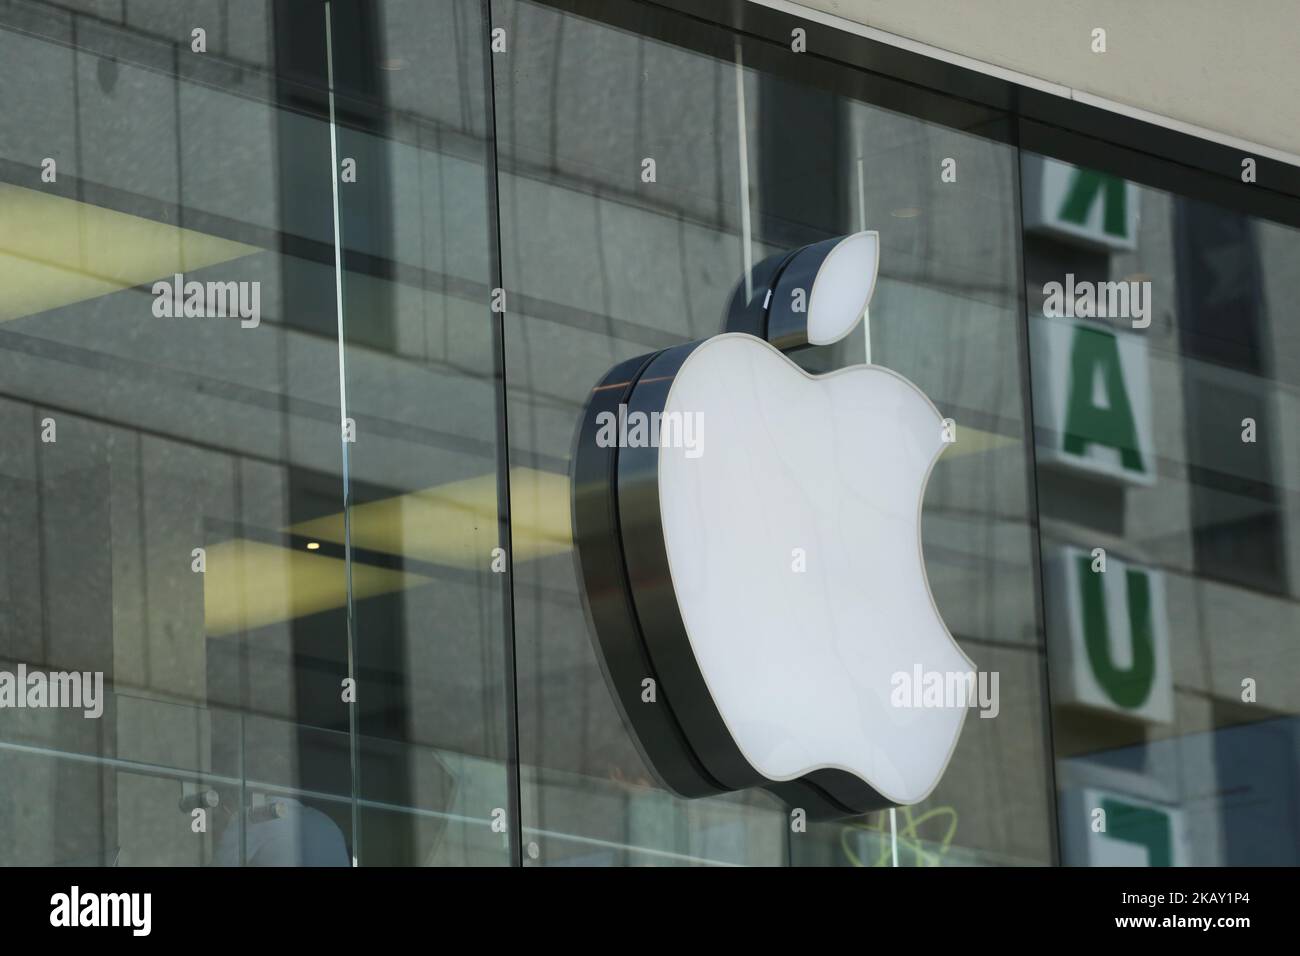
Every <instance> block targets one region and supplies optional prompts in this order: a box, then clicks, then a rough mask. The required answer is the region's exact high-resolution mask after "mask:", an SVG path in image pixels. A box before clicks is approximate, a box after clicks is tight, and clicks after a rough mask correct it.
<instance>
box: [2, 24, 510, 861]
mask: <svg viewBox="0 0 1300 956" xmlns="http://www.w3.org/2000/svg"><path fill="white" fill-rule="evenodd" d="M327 7H328V8H330V10H331V16H332V17H333V18H334V32H335V35H336V36H337V37H338V38H339V42H338V43H337V44H336V45H335V46H334V47H333V48H331V46H330V44H329V43H328V42H327V41H328V33H327V24H326V9H327ZM96 12H97V13H99V14H103V15H102V16H94V15H83V14H81V13H78V12H74V11H69V10H68V9H66V7H64V6H58V5H54V4H45V3H24V4H8V5H5V7H4V9H3V11H0V86H2V87H3V88H4V89H5V90H6V97H5V102H4V104H3V106H0V367H2V369H3V371H2V373H0V374H2V376H3V380H4V383H5V385H4V389H3V395H2V396H0V418H2V419H3V423H4V425H3V437H2V438H0V480H2V481H3V483H4V485H3V490H4V494H3V495H0V535H2V536H3V537H2V538H0V541H2V542H3V547H0V695H4V694H6V693H8V694H10V695H13V694H14V691H15V686H16V684H15V680H16V679H17V680H20V681H21V682H22V687H23V690H24V694H23V695H22V700H23V704H21V705H19V704H17V703H16V701H11V700H6V701H5V703H6V707H5V709H4V711H3V719H2V721H0V779H3V780H4V781H5V785H4V787H2V788H0V864H61V863H74V862H75V863H95V864H104V865H115V864H116V865H157V864H174V865H238V864H248V865H339V866H346V865H350V864H352V863H353V862H354V860H356V861H357V862H360V863H362V864H392V863H405V864H460V863H504V862H508V860H509V833H507V832H501V826H502V825H504V824H506V823H509V822H510V821H509V819H508V818H507V817H506V816H505V814H504V811H503V812H502V813H497V812H496V811H497V810H499V809H502V808H507V807H508V806H509V803H508V800H507V794H508V792H509V788H508V785H507V780H508V778H507V757H508V749H509V748H508V742H509V735H508V719H509V711H508V709H507V708H506V706H505V700H506V697H507V695H506V694H505V687H506V686H507V673H506V667H505V661H506V658H507V654H506V649H507V645H506V643H505V635H504V620H505V618H504V614H503V610H502V596H503V589H504V581H505V575H503V574H496V573H493V570H494V569H493V568H492V567H491V562H492V558H493V548H495V547H497V544H498V520H497V505H496V502H497V496H496V482H497V473H498V470H497V450H496V449H497V440H496V429H497V417H498V416H497V410H496V399H497V390H496V386H495V382H496V380H497V372H496V366H495V363H494V356H495V355H496V354H497V349H496V348H495V346H494V345H493V335H492V333H493V329H492V324H491V314H490V312H489V311H488V298H489V296H488V293H489V290H490V287H491V285H492V282H491V281H490V274H491V270H490V268H489V266H490V263H491V262H492V261H493V257H492V255H491V249H490V243H489V238H488V237H489V232H488V222H489V217H488V215H487V208H488V200H487V196H488V193H487V189H486V184H487V182H488V174H487V171H486V155H487V152H486V148H485V143H486V141H487V140H486V132H485V130H486V128H487V126H486V121H485V109H486V107H485V102H486V98H485V95H484V89H485V83H484V77H485V73H484V64H483V62H482V57H483V56H484V55H485V52H484V42H483V37H484V34H483V30H482V14H481V9H480V6H479V5H478V4H476V3H469V2H455V3H453V2H447V3H441V4H436V5H430V4H415V3H400V2H391V3H385V4H383V5H382V7H381V6H378V5H371V4H355V3H347V2H344V3H339V2H335V3H332V4H329V5H320V4H294V3H276V4H264V3H261V2H253V0H231V2H229V3H227V4H223V5H222V6H221V8H220V10H217V8H215V7H213V8H203V9H200V10H186V9H182V8H181V7H179V6H176V5H172V4H161V3H140V2H137V3H130V4H126V5H125V7H123V6H122V5H118V9H117V10H116V11H108V12H107V13H106V12H105V11H103V10H99V11H96ZM448 51H451V52H452V53H453V54H454V56H451V57H448V56H447V54H448ZM331 54H333V55H334V56H333V57H331ZM332 59H333V60H336V61H337V62H336V63H332V62H331V60H332ZM332 66H337V70H338V72H337V76H336V83H335V86H336V87H337V93H338V96H337V103H335V104H332V103H331V98H330V75H331V68H332ZM332 106H335V107H336V109H335V113H336V118H337V123H336V126H337V129H336V131H335V132H336V136H334V137H333V139H332V137H331V119H330V118H331V107H332ZM336 158H337V159H339V160H342V159H349V160H355V164H354V165H353V166H352V168H351V169H348V170H345V169H343V166H342V163H341V162H340V175H339V182H338V186H339V190H340V192H339V204H338V211H337V213H336V205H335V197H334V186H335V182H334V180H333V177H332V176H331V166H332V164H333V163H334V162H335V159H336ZM353 174H355V175H353ZM336 222H337V223H338V224H339V232H340V233H341V235H342V236H343V238H344V243H343V247H342V249H341V250H340V249H337V248H336ZM340 254H341V257H342V261H343V265H344V271H345V273H346V274H345V275H344V276H342V277H340V276H339V274H338V271H337V270H336V268H335V263H336V260H337V257H338V255H340ZM340 290H341V291H342V303H341V308H340V295H339V292H340ZM340 313H342V316H343V319H344V322H343V325H344V326H345V329H346V331H345V335H344V338H345V339H346V348H345V349H344V348H342V345H343V343H342V342H341V340H340ZM345 361H346V362H347V363H348V364H349V366H350V370H349V373H348V375H347V378H346V386H345V387H341V382H340V375H341V372H342V370H343V366H344V362H345ZM345 399H346V402H347V404H346V406H345V404H344V400H345ZM344 419H347V420H346V421H343V420H344ZM341 421H342V422H343V426H342V428H341ZM345 518H346V519H348V520H346V521H345ZM349 532H350V533H349ZM20 555H21V556H22V558H21V559H19V558H18V556H20ZM349 570H350V571H351V573H349ZM19 675H21V677H20V676H19ZM51 675H53V676H51ZM60 675H62V678H61V677H60ZM73 675H76V676H75V678H74V676H73ZM82 678H84V683H85V686H84V688H83V687H82V686H81V683H82V681H81V679H82ZM350 680H354V681H355V683H354V684H351V683H349V681H350ZM74 681H75V682H74ZM28 685H30V686H28ZM38 685H39V686H44V687H47V688H49V690H48V691H46V692H38V691H37V690H34V689H33V688H36V687H37V686H38ZM101 686H102V692H100V690H99V688H100V687H101ZM56 698H57V699H56ZM28 704H30V705H31V706H27V705H28ZM56 704H57V705H58V706H55V705H56ZM73 704H77V705H78V706H73ZM81 705H84V706H81ZM494 823H495V824H497V826H496V828H495V829H494ZM358 824H359V826H358Z"/></svg>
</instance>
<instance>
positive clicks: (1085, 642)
mask: <svg viewBox="0 0 1300 956" xmlns="http://www.w3.org/2000/svg"><path fill="white" fill-rule="evenodd" d="M0 89H3V90H5V93H6V95H5V96H4V98H3V101H0V421H2V422H3V429H2V430H0V481H2V482H3V491H4V494H3V495H0V542H2V543H3V547H0V673H9V674H18V673H19V672H20V669H21V670H24V671H32V672H35V671H44V672H77V673H79V674H82V675H84V676H86V679H87V681H90V680H91V678H90V676H89V675H94V674H102V680H103V693H102V696H101V700H100V704H102V713H100V714H99V715H98V716H95V717H93V718H88V717H86V716H85V715H84V714H83V712H82V711H81V710H78V709H72V708H67V707H63V708H59V707H43V706H30V707H29V706H17V705H16V698H15V701H14V703H12V704H6V705H5V706H4V707H3V708H2V709H0V864H6V865H56V864H72V863H77V864H83V865H96V864H98V865H122V866H127V865H255V866H256V865H285V864H292V865H349V864H351V863H353V862H355V863H356V864H357V865H363V866H384V865H431V866H452V865H510V864H516V865H518V864H522V865H527V866H553V865H810V866H891V865H896V866H935V865H942V866H949V865H1005V864H1012V865H1051V864H1066V865H1109V864H1121V865H1180V864H1199V865H1220V864H1284V865H1294V864H1295V863H1297V862H1300V723H1298V721H1297V714H1300V645H1298V644H1297V641H1296V637H1297V635H1298V634H1300V610H1298V604H1297V598H1298V597H1300V494H1298V489H1300V444H1298V443H1297V442H1296V435H1295V429H1294V428H1293V427H1288V423H1290V422H1293V421H1294V420H1295V419H1296V416H1297V415H1300V407H1297V403H1298V402H1300V336H1297V334H1296V331H1295V328H1296V326H1295V316H1294V310H1293V309H1292V307H1291V303H1292V302H1294V301H1295V299H1296V297H1297V296H1300V280H1298V279H1297V278H1296V276H1295V269H1294V263H1295V262H1296V261H1297V258H1298V257H1300V229H1297V223H1300V217H1297V216H1296V215H1295V214H1294V211H1293V210H1292V207H1291V206H1290V205H1288V204H1286V203H1283V202H1281V201H1279V203H1278V206H1277V212H1276V213H1274V212H1273V211H1272V210H1271V209H1270V208H1267V207H1266V208H1263V209H1261V208H1260V202H1259V200H1258V199H1256V198H1249V199H1248V198H1245V197H1246V192H1245V190H1247V189H1248V188H1249V187H1247V186H1244V185H1243V186H1241V187H1240V188H1241V190H1243V192H1242V193H1241V194H1240V198H1239V194H1238V193H1236V192H1234V191H1233V190H1234V189H1235V188H1236V187H1234V186H1228V187H1224V188H1216V189H1215V190H1213V191H1208V190H1206V189H1204V188H1202V183H1201V181H1200V180H1199V179H1197V178H1196V177H1195V176H1192V175H1187V174H1184V173H1183V172H1182V171H1179V170H1177V169H1175V167H1174V164H1162V163H1159V162H1153V161H1151V160H1149V159H1142V160H1140V161H1139V160H1135V159H1134V158H1133V157H1132V156H1131V155H1129V154H1128V153H1127V152H1126V151H1125V150H1123V149H1121V148H1119V147H1112V146H1110V145H1108V144H1100V145H1099V144H1098V143H1097V142H1096V141H1094V140H1088V139H1086V138H1085V137H1083V136H1082V135H1080V134H1070V135H1069V136H1064V137H1061V136H1055V135H1044V134H1040V131H1038V130H1036V129H1035V128H1034V127H1033V124H1030V123H1028V122H1027V121H1025V120H1022V119H1020V118H1018V117H1017V116H1015V115H1013V114H1011V113H1009V112H1004V111H1001V110H999V109H995V108H993V107H989V106H984V105H979V104H978V103H975V102H972V101H968V100H965V99H958V98H953V97H949V96H946V95H943V94H941V93H939V92H936V91H933V90H930V89H926V88H923V87H921V86H918V85H916V84H915V83H913V82H904V81H903V80H901V79H897V78H893V77H890V76H886V75H883V74H880V73H873V72H867V71H864V70H861V69H857V68H855V67H851V66H849V65H846V64H842V63H838V62H834V61H832V60H829V59H825V58H821V57H814V56H806V57H805V56H797V55H794V54H792V53H791V51H790V50H789V49H788V48H787V47H785V46H782V45H780V44H775V43H772V42H768V41H766V40H763V39H760V38H758V37H756V36H754V35H751V34H743V33H739V32H734V31H731V30H729V29H726V28H724V27H722V26H714V25H708V24H705V23H703V22H702V21H699V20H696V19H692V18H688V17H685V16H679V15H677V14H673V13H669V12H666V11H664V10H662V9H659V8H651V7H650V6H647V5H642V4H640V3H637V2H634V0H618V2H611V3H600V4H596V3H542V2H531V0H492V2H491V3H488V2H486V0H378V2H368V3H363V2H352V0H332V2H330V3H316V2H305V0H297V2H295V0H276V2H266V3H264V2H260V0H210V2H206V3H204V2H194V3H187V4H172V3H156V2H149V0H104V2H93V0H85V2H71V0H65V2H38V0H0ZM859 229H874V230H877V231H878V232H879V234H880V243H881V249H880V270H881V271H880V278H879V281H878V284H877V287H876V291H875V295H874V298H873V299H872V302H871V305H870V308H869V310H868V312H867V315H866V321H865V322H864V323H863V324H862V325H861V326H860V327H859V329H858V330H857V331H855V332H854V333H853V334H852V335H851V336H849V337H848V338H847V339H845V340H843V341H841V342H839V343H837V344H835V345H833V346H826V347H815V348H808V349H804V350H801V351H799V352H796V353H792V354H791V358H792V359H794V360H795V361H796V362H798V363H799V364H800V365H801V366H803V367H804V368H805V369H807V370H809V371H812V372H825V371H829V370H832V369H838V368H842V367H845V366H849V365H854V364H860V363H863V362H871V363H875V364H879V365H882V366H885V367H888V368H890V369H892V370H894V371H896V372H898V373H900V374H902V375H904V376H906V377H907V378H908V379H910V380H911V381H912V382H914V383H916V385H917V386H919V387H920V388H921V389H922V390H923V391H924V392H925V393H926V394H927V395H928V396H929V397H930V398H931V399H932V400H933V402H934V403H935V404H936V405H937V406H938V408H939V409H940V410H941V411H942V413H943V414H944V415H945V416H949V417H951V418H952V419H953V420H954V421H955V422H956V423H957V424H956V427H957V441H956V442H955V443H953V444H952V445H951V446H949V447H948V448H947V449H946V450H945V451H944V453H943V455H942V456H941V457H940V459H939V460H938V462H937V464H936V465H935V467H934V469H933V472H932V475H931V478H930V481H929V484H928V489H927V493H926V497H925V502H924V512H923V524H922V529H921V533H922V544H923V549H924V555H925V561H926V573H927V575H928V580H929V585H930V589H931V591H932V593H933V597H934V600H935V603H936V605H937V607H938V609H939V610H940V612H941V613H942V615H943V618H944V620H945V621H946V623H947V625H948V628H949V630H950V631H951V632H952V634H953V636H954V637H955V639H956V640H957V642H958V643H959V644H960V646H961V648H962V650H963V651H964V652H965V653H966V654H967V656H968V657H969V658H970V659H971V660H972V661H973V662H974V663H975V665H976V667H977V668H978V669H979V670H980V671H982V672H989V673H993V674H996V675H998V680H999V682H998V688H999V696H998V701H997V708H996V714H995V715H990V719H983V718H981V717H980V716H978V715H977V714H976V713H972V714H970V715H969V718H968V719H967V720H966V723H965V728H964V730H963V732H962V735H961V737H960V740H959V742H958V744H957V748H956V751H955V753H954V754H953V756H952V760H951V762H950V764H949V766H948V769H947V771H946V773H945V775H944V776H943V778H942V780H941V782H940V783H939V785H938V787H937V788H936V789H935V790H934V792H933V793H931V794H930V796H929V797H927V798H926V799H925V800H924V801H923V802H922V803H920V804H918V805H915V806H907V807H899V808H897V809H896V810H887V811H881V812H876V813H871V814H867V815H865V816H862V817H857V818H850V819H844V820H836V821H829V822H828V821H820V822H809V823H808V824H807V827H806V829H805V828H804V827H803V826H792V821H791V811H790V807H788V806H787V805H786V804H785V803H783V802H782V801H781V800H779V799H778V798H777V797H775V796H773V795H771V794H769V793H767V792H765V791H744V792H740V793H735V794H729V795H725V796H720V797H713V798H708V799H685V798H682V797H678V796H675V795H674V794H672V793H671V792H669V791H668V790H667V789H665V788H664V787H663V786H662V785H661V784H660V783H658V782H657V780H656V777H655V775H654V774H653V772H652V771H651V770H650V768H649V767H648V766H647V765H646V762H645V761H644V759H643V758H642V756H641V754H640V753H639V751H638V748H637V746H636V744H635V742H634V740H633V738H632V737H631V735H630V734H629V732H628V730H627V729H626V728H625V726H624V724H623V721H622V718H621V716H620V712H619V709H618V706H617V704H616V702H615V700H614V698H613V696H612V695H611V692H610V688H609V686H608V684H607V681H606V679H605V676H604V674H603V673H602V666H601V662H600V660H599V659H598V654H597V650H596V648H595V646H594V642H593V637H592V633H591V624H590V622H589V620H588V617H587V614H586V612H585V610H584V599H583V593H582V583H581V577H580V574H579V572H578V569H577V568H576V566H575V560H574V553H573V544H572V531H571V516H570V509H571V504H570V502H571V480H570V475H571V468H572V461H573V450H574V440H575V428H576V426H577V424H578V422H579V419H580V417H581V414H582V409H583V406H584V403H585V402H586V400H587V397H588V395H589V394H590V392H591V389H592V388H593V386H595V385H596V384H597V383H598V382H599V381H600V380H601V379H602V377H603V376H604V375H605V374H606V373H607V372H608V371H609V370H610V369H611V368H612V367H614V366H615V365H617V364H618V363H619V362H622V361H624V360H626V359H630V358H633V357H635V356H638V355H643V354H646V353H648V352H651V351H654V350H656V349H661V348H667V347H670V346H674V345H678V344H682V343H686V342H691V341H695V340H699V339H703V338H707V337H709V336H711V335H714V334H716V333H718V332H720V331H722V329H723V324H724V320H725V316H726V312H727V308H728V303H729V302H730V300H731V297H732V294H733V292H734V291H735V289H736V287H737V284H738V282H742V281H743V277H744V276H745V275H746V274H747V271H748V270H749V269H750V268H751V267H752V266H753V265H754V264H755V263H758V262H760V261H762V260H763V259H766V258H767V257H768V256H770V255H772V254H774V253H779V252H783V251H786V250H790V249H793V248H796V247H798V246H801V245H804V244H807V243H812V242H817V241H820V240H823V239H826V238H830V237H834V236H839V235H844V234H846V233H851V232H854V231H857V230H859ZM1054 283H1059V284H1061V285H1062V287H1063V290H1062V294H1061V295H1055V294H1054V293H1053V292H1052V289H1053V288H1054V285H1053V284H1054ZM1067 283H1068V285H1069V289H1070V292H1071V293H1073V290H1074V289H1076V288H1080V289H1081V288H1083V287H1084V286H1085V285H1086V286H1087V287H1088V288H1089V289H1092V288H1096V289H1098V290H1100V291H1099V292H1098V295H1099V296H1100V295H1101V294H1102V292H1105V293H1106V294H1108V295H1119V294H1120V292H1123V294H1124V295H1125V297H1126V298H1125V303H1126V311H1124V313H1123V314H1122V315H1118V316H1117V315H1113V314H1110V315H1107V314H1099V313H1104V310H1101V309H1098V308H1095V307H1094V308H1091V309H1085V308H1083V307H1081V306H1080V305H1079V301H1080V300H1078V299H1076V297H1075V296H1074V295H1073V294H1069V295H1067V294H1065V293H1064V286H1065V285H1066V284H1067ZM1067 299H1068V300H1069V306H1070V307H1069V308H1063V307H1062V306H1063V304H1064V303H1065V301H1066V300H1067ZM2 693H3V687H2V686H0V703H4V698H3V696H2ZM18 696H21V695H18Z"/></svg>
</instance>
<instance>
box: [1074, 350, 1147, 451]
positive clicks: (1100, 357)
mask: <svg viewBox="0 0 1300 956" xmlns="http://www.w3.org/2000/svg"><path fill="white" fill-rule="evenodd" d="M1098 376H1100V377H1101V382H1102V386H1103V388H1104V390H1105V393H1106V404H1105V405H1098V404H1095V403H1094V402H1093V385H1094V383H1095V382H1096V381H1097V377H1098ZM1089 445H1103V446H1105V447H1107V448H1114V449H1117V450H1118V451H1119V454H1120V462H1121V464H1122V465H1123V466H1124V468H1125V469H1126V470H1128V471H1135V472H1138V473H1139V474H1143V473H1145V472H1146V468H1145V467H1144V465H1143V463H1142V455H1141V453H1140V452H1139V451H1138V440H1137V424H1136V422H1135V421H1134V420H1133V408H1132V406H1131V405H1130V403H1129V397H1128V389H1127V388H1126V387H1125V385H1124V374H1123V368H1122V366H1121V365H1120V361H1119V345H1118V343H1117V342H1116V341H1115V336H1114V334H1113V333H1111V332H1108V331H1106V330H1105V329H1100V328H1092V327H1089V326H1086V325H1081V326H1078V327H1077V328H1076V329H1075V331H1074V341H1073V342H1072V343H1071V345H1070V383H1069V387H1068V390H1067V392H1066V407H1065V444H1064V448H1065V450H1066V451H1067V452H1069V453H1070V454H1072V455H1079V456H1083V455H1084V454H1085V453H1086V452H1087V449H1088V446H1089Z"/></svg>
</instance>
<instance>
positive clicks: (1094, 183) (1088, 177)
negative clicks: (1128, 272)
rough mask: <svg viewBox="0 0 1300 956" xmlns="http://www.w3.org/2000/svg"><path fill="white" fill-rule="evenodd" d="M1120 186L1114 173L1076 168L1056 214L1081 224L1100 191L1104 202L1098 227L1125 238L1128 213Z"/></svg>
mask: <svg viewBox="0 0 1300 956" xmlns="http://www.w3.org/2000/svg"><path fill="white" fill-rule="evenodd" d="M1124 186H1125V184H1124V180H1122V179H1120V178H1119V177H1118V176H1107V175H1106V174H1105V173H1098V172H1094V171H1093V170H1091V169H1077V170H1075V172H1074V178H1073V179H1072V180H1070V187H1069V189H1067V190H1066V193H1065V199H1064V200H1063V201H1062V202H1061V209H1060V211H1059V212H1058V213H1057V214H1056V215H1057V218H1059V219H1063V220H1065V221H1066V222H1072V223H1075V224H1076V225H1079V226H1082V225H1084V224H1085V223H1086V222H1087V221H1088V213H1089V211H1090V210H1091V209H1092V205H1093V203H1094V202H1096V201H1097V195H1098V193H1100V194H1101V195H1102V202H1103V204H1104V205H1103V206H1102V217H1101V228H1102V231H1103V232H1105V233H1106V234H1107V235H1109V236H1116V237H1118V238H1120V239H1126V238H1128V217H1127V209H1126V203H1127V200H1126V198H1125V195H1126V194H1125V188H1124Z"/></svg>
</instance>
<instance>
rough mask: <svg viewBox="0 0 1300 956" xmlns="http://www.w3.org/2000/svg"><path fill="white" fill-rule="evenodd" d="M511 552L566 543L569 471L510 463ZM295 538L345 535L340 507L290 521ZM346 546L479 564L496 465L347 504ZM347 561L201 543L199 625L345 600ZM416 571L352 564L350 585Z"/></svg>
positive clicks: (368, 585) (493, 543)
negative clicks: (474, 474) (492, 468)
mask: <svg viewBox="0 0 1300 956" xmlns="http://www.w3.org/2000/svg"><path fill="white" fill-rule="evenodd" d="M510 490H511V501H512V502H513V508H514V513H513V514H512V516H511V517H512V526H513V527H512V533H513V544H514V560H516V561H530V560H533V559H535V558H540V557H545V556H547V555H551V554H559V553H561V552H563V551H567V550H568V549H569V547H570V543H571V535H570V525H569V479H568V478H567V477H566V476H565V475H560V474H555V473H553V472H545V471H536V470H534V469H532V468H514V469H512V470H511V472H510ZM289 531H290V532H292V533H293V534H295V535H299V536H301V537H302V538H310V539H312V540H314V541H328V542H331V543H334V544H342V543H343V514H342V512H340V513H338V514H333V515H327V516H325V517H322V518H315V519H313V520H311V521H304V522H302V523H301V524H297V525H294V526H293V527H292V528H290V529H289ZM352 545H353V547H354V548H358V549H362V550H367V551H375V552H380V553H383V554H390V555H398V556H401V557H405V558H411V559H415V560H419V561H425V562H429V563H431V564H440V565H444V566H450V567H457V568H479V569H483V570H486V569H488V568H490V567H491V564H492V549H493V548H496V547H498V541H497V485H496V475H495V474H489V475H480V476H479V477H476V478H469V479H466V480H464V481H455V482H450V483H448V484H445V485H439V486H437V487H435V488H428V489H425V490H424V491H416V492H411V493H410V494H405V495H397V496H395V497H392V498H385V499H383V500H381V501H372V502H368V503H366V504H363V505H357V506H356V507H354V508H353V509H352ZM344 574H345V565H344V562H343V561H342V560H341V559H340V558H334V557H329V556H327V555H324V554H321V553H320V552H319V551H309V550H307V549H306V548H303V550H301V551H298V550H294V549H292V548H286V547H281V546H279V545H274V544H266V543H263V542H260V541H250V540H248V539H245V538H240V539H236V540H233V541H222V542H220V543H218V544H215V545H212V546H211V547H209V548H208V550H207V572H206V574H205V575H204V578H203V604H204V622H205V630H206V631H207V633H208V634H210V635H217V634H229V633H232V632H235V631H240V630H249V629H252V628H257V627H263V626H265V625H267V624H274V623H275V622H277V621H285V620H290V619H292V618H296V617H303V616H306V615H308V614H316V613H318V612H320V611H328V610H331V609H333V608H340V607H343V606H344V604H346V602H347V579H346V578H345V577H344ZM432 580H433V579H432V578H430V577H427V576H425V575H420V574H412V573H409V572H401V571H396V570H391V569H388V568H377V567H375V566H373V565H370V564H366V563H365V562H363V561H354V562H353V565H352V592H353V595H354V596H355V597H356V598H366V597H373V596H375V595H378V594H389V593H392V592H394V591H401V590H406V589H408V588H415V587H419V586H421V585H425V584H429V583H431V582H432Z"/></svg>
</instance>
